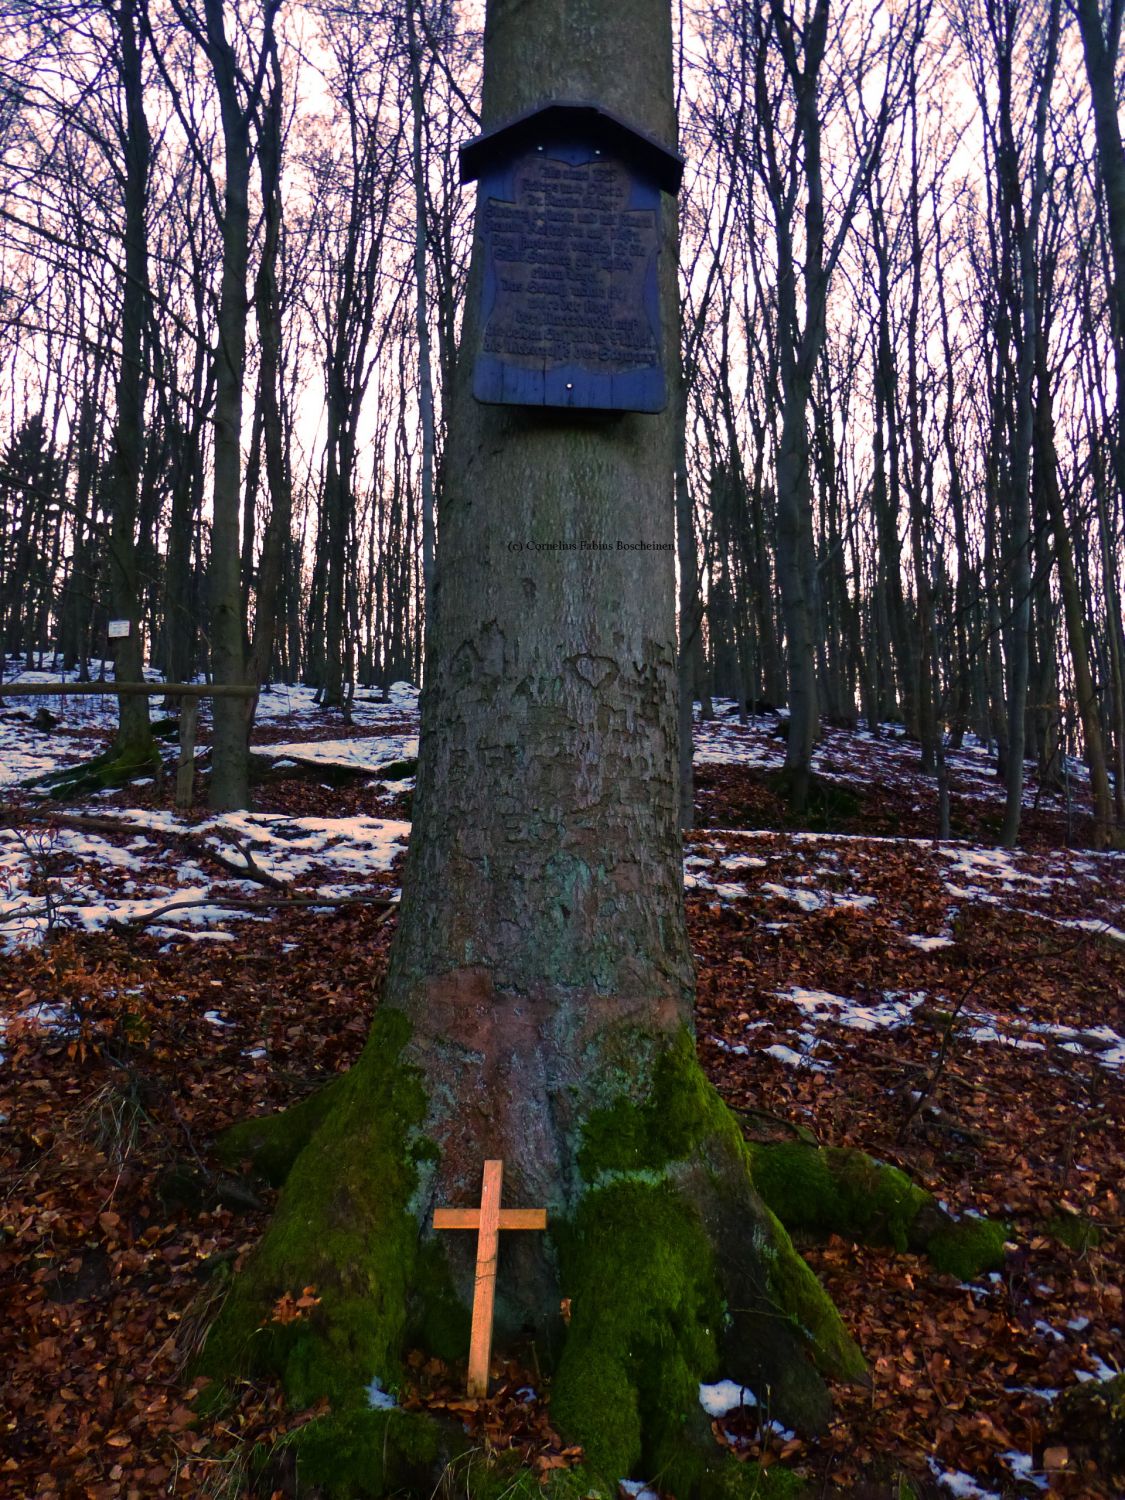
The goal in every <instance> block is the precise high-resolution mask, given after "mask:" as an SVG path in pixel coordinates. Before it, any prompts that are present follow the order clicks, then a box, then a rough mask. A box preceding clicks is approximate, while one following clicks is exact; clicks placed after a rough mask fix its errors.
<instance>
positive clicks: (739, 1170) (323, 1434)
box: [196, 1011, 865, 1500]
mask: <svg viewBox="0 0 1125 1500" xmlns="http://www.w3.org/2000/svg"><path fill="white" fill-rule="evenodd" d="M409 1036H410V1028H409V1024H408V1022H407V1021H406V1018H405V1017H404V1016H403V1015H402V1014H401V1013H399V1012H395V1011H381V1012H379V1013H378V1015H377V1017H376V1021H375V1024H374V1026H373V1028H372V1033H371V1037H370V1039H369V1042H368V1045H367V1047H366V1049H365V1051H364V1053H363V1055H362V1057H361V1059H360V1061H359V1062H358V1063H357V1064H356V1066H355V1067H354V1068H353V1069H352V1070H351V1072H350V1073H348V1074H347V1075H345V1076H343V1077H342V1078H340V1079H339V1080H337V1081H335V1082H333V1083H332V1084H330V1085H329V1086H328V1088H326V1089H324V1090H322V1091H321V1092H320V1093H318V1094H315V1095H312V1096H310V1098H309V1099H306V1100H304V1101H303V1102H302V1103H301V1104H299V1105H298V1106H296V1108H294V1109H292V1110H289V1111H287V1112H286V1113H285V1114H284V1115H281V1116H278V1117H276V1118H275V1119H272V1120H265V1121H248V1122H245V1123H243V1124H241V1125H239V1126H236V1127H234V1129H233V1130H231V1131H228V1132H227V1133H226V1135H225V1136H224V1138H223V1141H222V1143H221V1148H220V1150H221V1154H222V1155H223V1157H224V1159H226V1160H227V1161H236V1160H239V1159H245V1158H247V1157H249V1158H250V1159H251V1160H252V1161H253V1162H254V1163H255V1164H256V1165H257V1167H258V1169H259V1170H260V1171H262V1172H263V1173H264V1174H265V1175H267V1176H269V1177H270V1179H271V1180H273V1181H281V1180H282V1179H284V1187H283V1189H282V1193H281V1197H280V1199H279V1202H278V1207H277V1212H276V1215H275V1218H274V1222H273V1224H272V1226H271V1228H270V1229H269V1231H268V1232H267V1234H266V1236H265V1238H264V1240H263V1241H262V1243H261V1244H260V1245H259V1247H258V1249H257V1250H256V1251H255V1253H254V1254H253V1256H252V1257H251V1259H250V1261H249V1262H248V1264H247V1265H246V1267H245V1268H244V1269H243V1271H242V1272H241V1273H240V1274H239V1275H238V1276H237V1277H236V1279H235V1281H234V1284H233V1287H232V1290H231V1294H230V1296H229V1298H228V1299H227V1302H226V1303H225V1305H224V1308H223V1310H222V1312H221V1314H220V1315H219V1317H218V1319H217V1321H216V1323H215V1325H214V1327H213V1328H212V1330H211V1333H210V1336H209V1338H208V1340H207V1344H206V1347H205V1350H204V1352H203V1355H202V1357H201V1359H200V1361H199V1362H198V1364H197V1366H196V1370H197V1373H204V1374H208V1375H211V1376H212V1377H213V1378H215V1379H217V1380H225V1379H229V1378H231V1377H234V1376H236V1375H238V1374H244V1373H247V1372H250V1373H255V1372H258V1373H265V1372H272V1373H274V1374H276V1375H278V1376H279V1377H280V1378H281V1380H282V1381H283V1383H284V1386H285V1389H286V1392H287V1395H288V1398H289V1400H290V1401H291V1403H292V1404H293V1405H294V1406H296V1407H299V1408H303V1407H307V1406H309V1405H311V1404H313V1403H314V1402H316V1401H319V1400H321V1399H323V1398H327V1400H328V1402H329V1403H330V1411H329V1412H328V1413H327V1414H326V1415H325V1416H323V1417H318V1418H317V1419H316V1421H314V1422H312V1423H308V1424H306V1425H305V1426H304V1427H302V1428H301V1429H300V1432H299V1433H298V1434H296V1435H295V1436H294V1438H293V1442H294V1443H295V1444H296V1445H297V1452H298V1462H299V1464H300V1466H301V1467H300V1473H301V1476H302V1483H305V1482H306V1481H307V1482H310V1483H314V1484H316V1485H318V1486H320V1492H321V1493H323V1494H324V1495H326V1496H328V1495H331V1496H339V1497H349V1500H350V1497H354V1496H365V1495H380V1494H383V1493H388V1492H391V1489H392V1488H393V1486H394V1485H398V1484H401V1483H403V1482H404V1479H403V1475H404V1474H405V1473H406V1471H408V1470H410V1469H411V1466H412V1465H414V1466H417V1465H419V1464H420V1465H422V1466H425V1465H426V1464H433V1463H437V1462H438V1461H439V1460H440V1461H441V1462H447V1461H448V1457H449V1447H448V1443H447V1441H446V1440H445V1439H443V1438H439V1437H438V1436H434V1437H433V1440H432V1442H431V1441H429V1440H425V1441H424V1440H423V1439H422V1438H421V1436H420V1435H419V1433H420V1429H419V1428H418V1421H419V1420H422V1419H418V1418H416V1417H414V1416H412V1415H410V1416H408V1414H404V1413H401V1412H392V1413H390V1414H389V1415H388V1414H387V1413H383V1412H377V1411H372V1410H371V1409H370V1408H369V1406H368V1402H367V1394H366V1392H367V1387H368V1386H369V1384H370V1382H371V1380H372V1379H373V1377H376V1376H377V1377H378V1378H379V1380H380V1381H381V1382H382V1385H383V1387H384V1388H386V1389H391V1390H393V1389H395V1388H396V1386H397V1385H398V1384H399V1382H400V1381H401V1379H402V1374H403V1371H402V1365H401V1357H402V1354H403V1352H404V1350H405V1349H406V1348H408V1347H412V1346H415V1345H418V1346H421V1347H423V1348H426V1349H428V1350H429V1351H431V1352H433V1353H436V1354H438V1355H440V1356H442V1357H444V1358H446V1359H458V1358H463V1357H464V1355H465V1353H466V1350H467V1346H468V1309H467V1308H466V1307H465V1306H463V1305H462V1303H461V1302H460V1301H459V1299H458V1297H457V1295H456V1293H455V1290H454V1282H453V1278H452V1276H451V1273H450V1270H449V1266H448V1263H447V1260H446V1250H447V1245H446V1244H443V1243H440V1242H439V1240H438V1239H437V1238H435V1237H434V1236H433V1235H432V1234H429V1233H427V1221H428V1206H429V1203H430V1201H431V1199H432V1187H433V1183H434V1181H435V1173H436V1169H437V1162H438V1158H439V1149H438V1147H437V1145H436V1143H435V1142H434V1141H433V1140H431V1139H430V1138H428V1136H427V1134H426V1133H425V1132H426V1128H427V1125H428V1122H429V1120H430V1118H431V1116H430V1111H429V1107H428V1101H427V1097H426V1091H425V1088H424V1086H423V1081H422V1076H421V1072H420V1070H419V1069H418V1068H416V1067H414V1066H413V1065H412V1064H411V1063H410V1062H408V1061H407V1060H406V1058H405V1057H404V1055H403V1054H404V1049H405V1048H406V1046H407V1042H408V1040H409ZM650 1041H651V1039H650ZM638 1050H639V1049H638ZM649 1054H650V1056H651V1055H653V1049H652V1048H651V1047H650V1048H649ZM655 1058H656V1060H655V1064H654V1065H653V1066H651V1067H646V1066H644V1065H642V1066H641V1067H640V1069H639V1073H640V1074H641V1079H640V1098H641V1100H642V1102H641V1103H639V1104H638V1103H635V1102H633V1100H632V1099H630V1098H627V1097H624V1096H620V1095H619V1096H617V1097H616V1098H615V1099H614V1102H613V1103H612V1104H611V1105H610V1106H609V1107H608V1108H603V1109H600V1110H596V1111H593V1112H591V1113H590V1114H589V1115H588V1116H587V1117H586V1120H585V1122H584V1125H583V1127H582V1130H581V1143H580V1144H579V1145H578V1149H577V1152H576V1158H577V1164H578V1170H579V1173H580V1187H579V1190H578V1191H577V1193H576V1195H575V1201H574V1202H573V1203H572V1204H571V1205H569V1206H567V1205H563V1206H562V1207H560V1208H559V1209H558V1210H557V1211H555V1210H554V1209H553V1210H552V1236H551V1238H552V1242H553V1253H554V1256H555V1257H556V1262H557V1267H558V1286H559V1291H560V1293H561V1295H562V1296H563V1297H565V1298H567V1299H568V1301H569V1304H570V1307H571V1309H572V1318H571V1323H570V1327H569V1330H568V1331H567V1334H566V1338H565V1343H564V1347H563V1351H562V1355H561V1359H560V1361H559V1363H558V1367H557V1370H556V1372H555V1376H554V1381H553V1386H552V1415H553V1417H554V1419H555V1421H556V1423H557V1424H558V1426H559V1428H560V1430H561V1431H562V1432H563V1433H564V1435H565V1436H566V1438H567V1440H568V1441H570V1442H574V1443H576V1444H580V1445H581V1446H582V1447H583V1448H584V1450H585V1455H586V1457H585V1467H584V1470H583V1480H582V1482H583V1483H587V1482H588V1485H589V1487H588V1488H587V1489H586V1490H585V1491H583V1492H582V1493H585V1494H590V1493H593V1494H599V1493H604V1494H605V1495H606V1496H611V1495H613V1494H615V1492H616V1484H617V1480H618V1479H619V1478H622V1477H626V1476H628V1475H630V1474H637V1475H638V1476H643V1477H646V1478H655V1479H656V1480H657V1481H658V1482H660V1483H661V1484H662V1485H664V1486H665V1487H668V1488H671V1489H673V1490H674V1491H675V1493H676V1495H677V1496H678V1497H679V1500H708V1497H712V1496H715V1497H718V1496H728V1495H729V1496H737V1495H739V1494H747V1495H749V1494H750V1493H754V1492H755V1491H754V1490H753V1489H752V1487H751V1486H750V1478H751V1475H752V1472H753V1473H756V1471H753V1468H752V1466H751V1467H750V1468H747V1467H746V1466H741V1465H737V1464H735V1463H733V1461H732V1460H731V1459H730V1458H729V1457H728V1456H727V1455H724V1454H723V1453H722V1452H721V1451H720V1450H718V1449H717V1448H716V1445H715V1443H714V1440H713V1438H712V1435H711V1432H710V1426H709V1423H708V1420H707V1418H706V1416H705V1414H704V1413H703V1411H702V1408H701V1407H700V1404H699V1385H700V1382H701V1381H704V1380H712V1379H716V1378H719V1377H720V1376H724V1375H726V1376H733V1378H735V1379H739V1380H742V1381H744V1382H745V1383H747V1384H751V1385H752V1386H753V1388H754V1389H755V1391H756V1392H757V1393H759V1394H760V1397H761V1399H762V1400H763V1402H768V1404H769V1406H770V1409H771V1411H773V1412H774V1413H776V1414H777V1415H778V1416H780V1417H782V1419H783V1420H785V1421H787V1422H788V1423H789V1424H791V1425H794V1426H797V1427H799V1428H801V1429H802V1430H804V1431H817V1430H820V1429H821V1428H823V1426H824V1424H825V1423H826V1421H827V1419H828V1415H829V1400H828V1395H827V1389H826V1387H825V1384H824V1380H823V1378H822V1377H823V1376H824V1375H830V1376H832V1377H834V1378H838V1379H845V1380H863V1379H864V1378H865V1366H864V1362H863V1358H862V1356H861V1354H860V1352H859V1350H858V1348H857V1347H856V1345H855V1344H854V1343H853V1341H852V1340H851V1338H850V1337H849V1335H848V1333H847V1332H846V1330H845V1329H844V1326H843V1324H842V1323H841V1321H840V1318H839V1315H838V1314H837V1312H836V1310H835V1308H834V1307H833V1305H832V1303H831V1301H830V1299H829V1298H828V1297H827V1295H826V1294H825V1292H824V1291H823V1289H822V1288H821V1287H820V1285H819V1283H818V1282H817V1280H816V1278H815V1276H814V1275H813V1273H812V1271H811V1270H810V1269H809V1267H808V1266H807V1265H806V1264H805V1262H804V1261H803V1260H802V1259H801V1258H800V1256H799V1255H798V1254H797V1253H796V1251H795V1250H794V1249H793V1247H792V1244H791V1243H790V1241H789V1237H788V1235H787V1234H786V1232H785V1230H784V1229H783V1228H782V1226H781V1224H780V1223H779V1222H778V1220H777V1219H776V1218H775V1217H774V1215H773V1214H772V1213H771V1212H770V1211H769V1209H768V1208H766V1207H764V1206H763V1205H762V1203H761V1202H760V1200H759V1199H758V1198H757V1196H756V1194H755V1192H754V1189H753V1185H752V1182H751V1174H750V1168H751V1161H750V1155H749V1152H748V1150H747V1147H746V1146H745V1144H744V1142H743V1140H742V1135H741V1132H740V1130H739V1128H738V1126H737V1123H736V1122H735V1120H734V1118H733V1116H732V1115H731V1114H730V1112H729V1111H728V1110H727V1109H726V1106H725V1105H723V1103H722V1102H721V1100H720V1099H719V1097H718V1095H717V1094H716V1093H715V1091H714V1090H713V1089H712V1088H711V1086H710V1085H709V1084H708V1083H707V1082H706V1080H705V1079H704V1077H703V1074H702V1071H701V1070H700V1068H699V1064H698V1061H697V1060H696V1057H695V1051H694V1046H693V1043H692V1040H691V1038H690V1037H689V1036H688V1035H687V1034H686V1033H685V1034H683V1035H682V1036H681V1037H680V1038H679V1039H678V1040H677V1041H676V1042H674V1043H673V1044H672V1045H671V1046H668V1045H666V1044H665V1045H664V1046H663V1047H662V1049H660V1050H657V1051H656V1053H655ZM611 1097H612V1096H611ZM307 1289H311V1290H308V1291H307V1296H308V1299H309V1302H308V1305H307V1307H306V1309H305V1310H303V1311H302V1312H301V1313H300V1315H299V1316H296V1317H294V1316H292V1312H291V1309H292V1306H293V1304H294V1302H295V1301H296V1299H298V1298H300V1297H301V1294H302V1293H304V1292H306V1290H307ZM286 1294H288V1296H287V1295H286ZM313 1299H316V1300H313ZM376 1450H377V1451H376ZM353 1454H354V1463H353V1461H352V1457H351V1456H348V1457H347V1461H345V1455H353ZM318 1455H323V1456H324V1460H325V1461H324V1464H323V1469H322V1465H321V1458H320V1457H319V1456H318ZM329 1456H330V1457H331V1462H329V1461H328V1459H329ZM376 1460H378V1461H376ZM475 1482H476V1483H477V1485H478V1488H477V1489H474V1490H472V1491H471V1493H474V1494H475V1493H480V1494H482V1495H484V1494H487V1493H489V1491H488V1489H487V1485H488V1484H490V1483H491V1480H489V1479H488V1478H487V1477H486V1474H485V1473H484V1472H482V1473H481V1474H480V1475H479V1476H478V1480H477V1481H475ZM771 1482H772V1483H773V1484H774V1486H775V1492H776V1493H781V1491H780V1490H778V1489H777V1488H776V1486H777V1485H779V1484H783V1483H784V1482H785V1481H784V1480H781V1479H778V1480H775V1481H771ZM567 1483H569V1481H565V1480H563V1479H560V1480H558V1481H557V1482H556V1487H557V1492H558V1494H559V1495H560V1497H561V1496H564V1495H567V1494H569V1493H571V1492H570V1491H568V1490H567V1489H566V1487H565V1486H566V1484H567ZM755 1483H757V1480H755ZM757 1492H758V1493H763V1494H764V1493H767V1491H765V1490H761V1489H759V1490H758V1491H757Z"/></svg>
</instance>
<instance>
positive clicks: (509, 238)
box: [461, 102, 684, 412]
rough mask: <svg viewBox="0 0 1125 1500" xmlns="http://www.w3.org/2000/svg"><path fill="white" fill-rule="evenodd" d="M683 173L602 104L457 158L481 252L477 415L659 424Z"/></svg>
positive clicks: (534, 119)
mask: <svg viewBox="0 0 1125 1500" xmlns="http://www.w3.org/2000/svg"><path fill="white" fill-rule="evenodd" d="M683 169H684V164H683V161H682V159H681V158H680V157H679V156H677V155H676V154H675V152H673V151H669V150H668V148H667V147H666V146H662V145H661V144H660V142H659V141H656V140H654V139H653V138H652V137H651V136H649V135H646V134H645V133H644V132H643V131H640V130H635V129H634V128H633V127H632V126H631V125H629V124H627V123H626V122H625V121H624V120H621V119H619V118H618V117H617V116H616V115H613V114H611V113H610V112H609V111H608V110H605V109H602V108H601V107H600V106H598V105H595V104H575V103H561V102H560V103H553V104H547V105H544V106H543V107H542V108H540V109H536V110H532V111H530V112H529V113H528V114H525V115H520V116H519V117H518V118H517V119H514V120H509V121H508V122H507V123H506V124H503V125H500V126H498V127H497V128H496V129H495V130H491V131H489V132H488V133H487V134H485V135H481V136H478V137H477V138H476V139H475V140H472V141H469V142H468V143H467V144H466V145H464V146H462V148H461V180H462V181H463V182H472V181H475V180H479V182H480V190H479V199H478V206H477V224H478V228H479V231H480V234H481V238H482V240H483V243H484V252H485V255H484V261H485V269H484V284H483V287H482V291H481V344H480V350H479V352H478V354H477V359H476V364H475V366H474V370H473V393H474V395H475V396H476V398H477V400H478V401H485V402H490V403H499V404H507V405H519V406H563V407H574V408H592V409H601V410H608V411H636V412H656V411H662V410H663V408H664V406H665V405H666V404H667V400H668V389H667V381H666V379H665V374H664V341H663V335H662V331H661V327H660V292H659V284H658V280H657V265H658V260H659V255H660V195H661V193H662V192H666V193H675V192H676V191H678V189H679V186H680V180H681V178H682V176H683Z"/></svg>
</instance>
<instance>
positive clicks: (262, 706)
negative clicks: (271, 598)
mask: <svg viewBox="0 0 1125 1500" xmlns="http://www.w3.org/2000/svg"><path fill="white" fill-rule="evenodd" d="M88 675H89V678H90V679H91V680H94V681H96V680H98V679H99V678H100V677H102V676H105V677H106V678H107V679H109V680H107V682H106V692H105V694H104V696H103V695H100V694H99V695H95V696H90V697H87V696H82V697H66V696H59V695H54V694H50V695H46V696H44V697H41V698H40V697H37V698H13V697H10V696H9V697H8V698H7V699H6V700H4V707H3V709H0V788H5V787H14V786H18V785H19V783H20V782H23V781H26V780H29V779H31V778H32V777H36V776H43V775H46V774H47V773H48V772H51V771H59V770H62V769H64V768H65V767H67V766H71V765H77V764H78V763H79V762H80V761H83V760H86V759H88V758H89V757H91V756H93V755H96V754H98V752H99V751H101V750H104V749H105V747H106V744H107V742H108V740H109V738H110V736H111V735H112V733H113V729H114V727H115V725H116V722H117V703H116V700H115V698H114V696H113V683H112V677H113V666H112V663H102V662H100V661H93V662H91V663H90V666H89V674H88ZM2 676H3V682H5V683H11V682H42V683H52V682H77V681H78V672H77V670H76V669H75V670H73V671H70V672H64V671H63V670H62V668H61V666H52V665H51V662H50V658H49V657H48V658H45V659H44V664H43V666H42V668H36V669H35V670H32V671H28V670H27V669H26V667H25V666H24V664H23V663H22V662H20V661H13V660H12V659H11V658H9V659H8V661H7V662H6V663H5V664H4V668H3V673H2ZM145 680H146V681H148V682H154V683H157V682H160V681H161V680H162V678H161V675H160V673H159V672H157V671H155V670H154V669H153V668H151V667H149V668H146V671H145ZM197 680H199V681H202V680H203V679H202V678H199V679H197ZM2 698H3V686H2V684H0V699H2ZM160 701H161V700H160V699H159V698H153V699H151V700H150V710H149V711H150V713H151V715H152V717H153V718H154V719H155V718H158V717H161V715H162V713H163V710H162V709H161V708H160V707H159V705H160ZM40 708H45V709H47V711H48V712H49V713H50V714H52V715H53V716H54V718H55V719H56V720H57V721H58V722H57V724H56V726H55V727H54V728H53V729H50V730H39V729H35V728H34V727H33V725H32V723H31V721H32V719H33V718H34V715H35V714H36V712H37V711H38V710H39V709H40ZM417 714H418V689H417V688H415V687H412V686H411V685H410V684H409V683H406V682H396V683H393V684H392V685H391V687H390V688H389V690H388V694H387V699H386V701H385V702H384V701H383V696H382V694H381V693H380V692H379V690H378V689H375V688H361V689H359V690H358V691H357V693H356V695H355V698H354V700H353V702H352V705H351V710H350V718H351V725H352V726H353V727H354V728H355V730H356V731H357V732H358V733H360V734H363V735H365V736H366V737H365V738H364V739H362V740H359V739H357V740H354V741H353V740H352V739H350V738H349V739H342V740H339V741H335V742H332V741H328V742H317V741H312V742H310V741H308V740H307V739H306V738H305V737H304V736H303V735H302V734H301V731H308V730H316V731H318V732H319V731H322V730H323V729H324V727H325V726H326V725H334V724H339V725H343V724H344V719H343V716H342V715H341V714H340V713H339V712H337V711H328V710H325V709H322V708H321V707H320V706H319V704H318V703H317V702H316V693H315V690H314V689H313V688H310V687H304V686H302V685H300V684H286V683H273V684H271V685H270V686H269V687H268V688H265V689H263V691H262V693H261V695H260V696H259V698H258V708H257V712H256V714H255V720H254V723H255V736H254V738H253V740H252V748H254V749H255V750H259V751H262V752H263V753H267V754H269V755H270V756H271V757H274V758H281V757H282V756H283V755H284V754H286V753H288V755H289V757H290V758H291V759H293V760H299V761H301V762H303V763H309V764H317V763H319V764H323V763H325V762H328V761H330V762H331V763H333V764H347V765H354V766H355V768H356V769H357V770H361V771H362V770H367V769H372V770H377V769H378V766H379V765H380V764H383V763H385V762H387V761H394V760H402V759H406V758H408V757H410V756H412V755H416V754H417V741H416V740H412V739H411V737H410V736H409V735H403V734H402V733H401V725H402V721H403V720H404V719H411V718H413V719H415V720H416V719H417ZM200 718H201V722H202V724H203V725H204V726H206V725H207V723H208V722H209V718H210V704H209V703H208V701H207V700H206V699H204V700H203V702H202V705H201V715H200ZM384 725H388V726H389V725H393V726H395V732H391V733H388V734H386V735H385V736H383V737H382V743H385V745H386V746H387V749H386V752H385V753H384V751H383V750H382V749H380V748H379V747H380V740H379V739H377V738H376V734H377V732H378V731H379V730H380V729H382V728H383V726H384ZM282 727H288V728H291V729H292V730H293V731H294V736H293V740H292V742H290V743H287V744H285V745H284V746H282V745H276V744H272V743H270V744H267V743H261V744H259V743H258V738H257V735H258V732H259V731H260V732H262V733H263V734H271V735H272V734H274V733H276V731H277V730H278V729H279V728H282ZM411 744H413V748H409V747H410V745H411ZM353 745H354V748H352V747H353ZM327 746H331V747H332V749H334V750H335V751H336V752H337V753H335V754H328V753H326V749H327Z"/></svg>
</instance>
